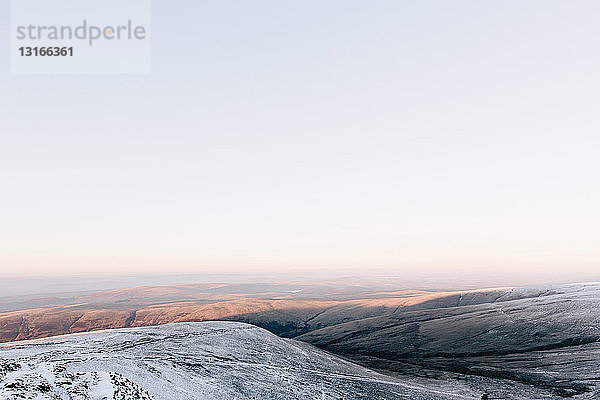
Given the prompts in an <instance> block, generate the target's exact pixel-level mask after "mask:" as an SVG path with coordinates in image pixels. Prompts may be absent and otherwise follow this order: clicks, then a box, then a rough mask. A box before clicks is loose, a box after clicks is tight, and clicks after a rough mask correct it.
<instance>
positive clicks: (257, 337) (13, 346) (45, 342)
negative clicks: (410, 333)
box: [0, 291, 600, 400]
mask: <svg viewBox="0 0 600 400" xmlns="http://www.w3.org/2000/svg"><path fill="white" fill-rule="evenodd" d="M585 293H588V291H586V292H585ZM584 297H585V296H584ZM587 298H589V299H595V298H596V297H595V296H591V295H590V296H589V297H587ZM544 301H545V300H544ZM561 304H562V303H561ZM508 305H509V303H506V307H504V306H503V307H504V308H503V310H504V311H505V312H506V310H508ZM579 306H580V307H581V306H582V304H579ZM588 307H589V304H586V305H585V306H584V307H583V308H582V309H583V310H584V311H583V312H584V313H588V311H589V312H591V311H592V310H591V309H589V308H588ZM528 309H529V310H533V309H535V308H534V307H529V306H528ZM553 310H554V315H555V316H557V315H558V313H557V312H556V310H557V307H554V308H553ZM569 315H571V314H569ZM446 319H448V317H447V318H446ZM484 320H485V319H484ZM590 321H592V319H589V318H587V319H586V323H590ZM583 322H584V321H583V320H582V321H579V322H577V321H575V322H574V324H575V326H579V327H580V328H581V326H582V324H583ZM538 325H539V324H538ZM451 326H454V325H450V324H447V326H446V330H445V332H446V333H447V334H450V333H451V332H452V331H451V330H450V329H449V327H451ZM462 326H463V328H465V329H466V326H467V325H466V322H464V321H463V323H462ZM536 326H537V325H536ZM586 326H588V328H587V329H586V331H588V332H591V331H593V330H594V327H592V326H591V325H586ZM440 329H443V327H440ZM573 329H574V328H573ZM465 331H470V330H468V329H466V330H465ZM564 331H565V332H568V326H567V325H565V327H564ZM365 332H367V331H365V330H364V329H363V330H354V331H351V332H350V331H349V333H348V334H349V335H350V336H346V337H345V338H346V339H351V338H352V337H357V338H360V340H361V341H360V343H362V344H363V345H364V346H367V347H368V348H376V346H381V345H382V343H381V342H380V341H379V342H378V341H377V340H374V338H372V339H373V340H372V341H371V342H370V345H369V343H368V342H367V341H365V339H364V338H363V337H362V336H361V335H363V334H365ZM425 332H426V331H425V330H421V336H420V338H421V342H422V343H421V345H423V344H424V343H429V342H427V341H424V338H425V336H423V335H424V333H425ZM443 332H444V331H442V333H443ZM531 332H532V331H531V329H529V330H528V331H523V332H522V333H523V334H524V335H525V336H526V337H529V335H530V333H531ZM350 333H351V334H350ZM359 333H360V334H359ZM387 335H388V336H387V337H386V340H387V342H388V349H389V351H392V350H394V349H395V344H397V342H399V341H401V339H402V340H404V341H406V338H404V337H403V336H399V335H395V334H393V333H390V332H388V333H387ZM494 337H497V338H498V339H500V338H503V336H502V335H501V334H500V331H498V332H497V333H496V335H494ZM431 343H432V344H435V342H431ZM578 343H579V342H578ZM578 343H573V344H574V345H572V344H569V346H566V347H561V348H558V349H548V350H537V351H534V352H527V353H525V352H522V351H521V352H516V353H510V352H509V353H505V352H502V351H500V352H499V354H489V355H483V354H480V355H474V356H478V357H479V358H477V357H475V358H473V357H471V358H468V357H467V358H465V357H464V356H463V357H458V356H457V357H455V358H443V357H432V358H428V359H427V360H428V362H429V364H431V365H429V364H428V365H427V368H424V369H423V365H420V363H419V362H418V361H419V360H410V359H406V358H399V359H397V362H398V363H402V367H401V368H400V367H399V368H389V367H390V364H389V362H391V360H392V359H388V362H387V363H386V364H384V368H383V369H388V370H389V369H391V370H396V371H401V373H400V374H398V375H396V376H395V377H392V376H389V375H383V374H380V373H377V372H374V371H372V370H369V369H367V368H365V367H362V366H359V365H357V364H354V363H352V362H349V361H347V360H345V359H342V358H340V357H338V356H335V355H332V354H330V353H327V352H325V351H323V350H320V349H318V348H316V347H314V346H313V345H311V344H308V343H304V342H300V341H296V340H293V339H283V338H280V337H278V336H276V335H274V334H272V333H270V332H268V331H266V330H264V329H261V328H258V327H256V326H253V325H247V324H243V323H237V322H200V323H178V324H167V325H161V326H156V327H144V328H141V327H138V328H128V329H118V330H109V331H101V332H95V333H83V334H73V335H68V336H59V337H53V338H48V339H37V340H31V341H20V342H12V343H5V344H1V345H0V400H5V399H6V400H8V399H11V400H12V399H15V400H17V399H30V400H50V399H51V400H67V399H69V400H103V399H105V400H148V399H153V400H163V399H166V400H170V399H182V400H192V399H207V400H211V399H227V400H232V399H269V400H277V399H336V400H341V399H373V400H375V399H383V400H385V399H411V400H434V399H481V398H482V395H483V394H484V393H486V394H487V398H489V399H560V398H561V397H560V396H561V395H562V396H574V398H578V399H600V393H599V392H598V391H597V390H596V387H595V386H594V385H593V384H592V382H594V381H595V380H597V379H598V376H599V375H598V371H600V368H599V367H600V362H599V361H600V349H599V347H598V343H596V342H595V341H591V342H590V343H587V342H585V341H584V342H583V344H582V345H579V346H578V345H577V344H578ZM477 344H478V342H477V340H474V339H473V345H477ZM367 347H365V348H364V349H362V350H363V351H365V349H367ZM499 349H501V347H499ZM450 350H456V344H455V346H452V347H451V348H449V351H450ZM346 354H347V355H348V356H351V355H352V354H350V353H346ZM361 354H363V356H364V357H368V353H361ZM356 356H357V357H355V358H357V359H360V358H361V357H363V356H360V354H356ZM363 361H364V360H363ZM448 363H452V365H447V364H448ZM366 364H370V365H372V366H374V367H377V366H378V362H370V363H369V362H367V363H366ZM463 364H464V365H463ZM392 366H393V365H392ZM431 367H435V368H431ZM459 367H460V368H459ZM474 368H476V369H477V370H474ZM460 371H463V372H466V373H459V372H460ZM507 371H508V372H511V373H510V374H509V373H508V372H507ZM525 378H527V379H525ZM563 380H564V382H565V385H566V386H565V385H563V386H565V388H566V389H564V390H562V391H557V390H556V388H557V387H562V386H560V385H562V383H561V382H563ZM579 381H581V382H579ZM548 383H552V384H551V385H550V384H548ZM573 383H577V384H578V385H580V386H582V389H581V390H571V391H569V390H570V389H571V388H575V389H577V387H575V386H573ZM567 384H568V385H567ZM557 385H558V386H557ZM567 389H569V390H567ZM484 398H485V397H484Z"/></svg>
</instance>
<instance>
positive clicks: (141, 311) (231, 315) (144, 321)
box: [0, 285, 506, 342]
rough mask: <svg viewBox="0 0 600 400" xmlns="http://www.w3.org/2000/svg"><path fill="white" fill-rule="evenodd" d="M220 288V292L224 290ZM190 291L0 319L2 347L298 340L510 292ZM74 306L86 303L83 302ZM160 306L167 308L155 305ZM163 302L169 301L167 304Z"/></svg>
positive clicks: (120, 295)
mask: <svg viewBox="0 0 600 400" xmlns="http://www.w3.org/2000/svg"><path fill="white" fill-rule="evenodd" d="M211 287H213V288H214V287H216V286H214V285H213V286H211ZM219 288H221V289H222V286H219ZM188 289H189V287H166V288H135V289H125V290H115V291H108V292H105V293H97V294H92V295H87V296H86V298H85V300H93V301H95V302H94V303H91V302H86V303H78V304H72V305H68V306H58V307H47V308H35V309H27V310H20V311H12V312H6V313H0V342H8V341H15V340H25V339H34V338H42V337H49V336H55V335H62V334H68V333H77V332H88V331H95V330H102V329H111V328H123V327H141V326H151V325H161V324H167V323H173V322H201V321H208V320H231V321H239V322H248V323H252V324H254V325H258V326H260V327H263V328H266V329H268V330H270V331H272V332H274V333H276V334H278V335H280V336H284V337H295V336H298V335H301V334H304V333H307V332H311V331H315V330H318V329H321V328H325V327H330V326H336V325H339V324H343V323H347V322H349V321H360V320H364V319H368V318H374V317H385V316H389V315H392V314H393V313H395V312H397V311H398V310H401V309H403V310H404V309H413V308H420V307H423V308H438V307H449V306H454V305H456V303H457V301H458V302H461V301H462V302H463V304H467V303H468V302H469V301H474V302H475V303H479V302H487V301H490V300H491V299H496V298H498V297H500V296H501V295H503V294H504V293H505V292H506V290H505V289H493V290H482V291H477V292H439V293H431V292H429V293H428V292H415V291H400V292H386V293H381V292H380V293H377V295H380V296H390V297H383V298H364V299H352V300H306V299H302V298H300V299H293V298H287V299H285V298H284V299H281V297H286V296H282V295H281V294H280V293H274V292H267V293H265V292H260V293H257V292H256V291H255V292H254V293H252V294H253V295H255V296H256V295H259V296H264V297H266V298H255V297H249V296H248V297H246V298H244V295H243V294H240V293H221V294H220V295H216V294H211V295H210V296H207V295H206V294H204V295H198V294H197V293H195V292H193V290H192V291H188ZM238 289H239V288H238ZM182 293H187V295H186V296H181V297H183V298H185V297H188V298H195V300H187V301H179V302H176V300H175V299H174V298H172V297H173V296H174V295H177V294H182ZM474 293H475V294H474ZM371 295H372V294H371ZM161 296H162V297H161ZM392 296H393V297H392ZM490 296H491V297H490ZM219 297H220V300H218V299H219ZM287 297H291V296H289V295H288V296H287ZM324 297H326V296H324ZM232 298H233V299H232ZM457 299H458V300H457ZM469 299H470V300H469ZM75 300H77V301H81V300H83V299H82V298H81V297H79V298H77V299H75ZM159 300H163V302H162V303H158V304H153V302H157V301H159ZM165 300H168V301H167V302H164V301H165ZM144 303H145V304H144Z"/></svg>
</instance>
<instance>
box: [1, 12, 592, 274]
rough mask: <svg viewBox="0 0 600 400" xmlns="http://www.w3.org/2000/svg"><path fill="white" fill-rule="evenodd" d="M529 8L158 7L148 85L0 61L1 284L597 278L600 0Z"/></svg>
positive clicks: (144, 79) (130, 78) (137, 79)
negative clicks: (39, 71) (153, 276)
mask: <svg viewBox="0 0 600 400" xmlns="http://www.w3.org/2000/svg"><path fill="white" fill-rule="evenodd" d="M540 4H541V3H539V2H522V1H514V0H508V1H507V0H502V1H487V2H479V1H455V2H446V1H421V2H409V1H378V2H375V3H373V2H370V3H366V2H360V1H337V0H336V1H326V2H322V1H320V2H317V1H308V2H306V1H304V2H296V3H295V4H291V3H290V2H286V3H285V4H284V3H281V2H276V1H256V2H252V4H250V3H247V2H241V1H240V2H227V3H223V2H206V1H200V2H192V3H190V2H186V1H183V0H175V1H172V2H169V3H168V4H167V3H164V2H154V3H153V4H152V6H153V9H152V10H153V15H152V27H151V29H152V51H153V61H152V73H151V74H149V75H9V74H8V72H7V71H8V60H7V58H6V57H3V58H1V59H0V68H1V70H2V71H4V72H2V73H0V187H1V189H0V191H1V194H0V277H6V276H19V275H29V276H36V275H40V276H47V275H57V276H59V275H70V274H92V275H93V274H111V275H119V274H142V273H159V272H160V273H166V272H168V273H178V274H181V273H202V272H203V271H209V272H215V271H217V272H220V273H227V272H235V273H240V272H246V273H249V274H250V273H253V272H256V271H260V272H264V273H268V272H269V271H278V272H285V271H315V270H326V271H344V270H348V269H350V270H358V271H364V273H369V271H373V270H376V271H382V273H385V272H390V273H394V274H401V273H403V271H407V272H409V271H420V272H423V271H424V273H431V274H435V273H438V272H439V273H445V274H452V273H453V272H456V273H457V274H464V276H488V275H489V274H494V275H498V274H506V275H507V276H514V277H520V276H522V277H524V278H523V279H524V280H525V281H526V280H527V279H529V278H525V277H538V278H539V279H543V278H544V277H548V279H549V280H551V279H555V278H556V277H557V276H560V277H564V279H563V280H568V281H577V280H593V279H596V280H599V277H598V276H597V271H598V270H600V268H598V267H599V260H600V247H599V246H598V243H599V242H600V212H599V211H598V204H600V186H599V185H598V176H599V174H600V157H598V149H599V148H600V135H598V132H600V115H599V113H598V112H597V110H598V107H599V106H600V104H599V100H598V99H599V98H598V93H600V79H599V78H600V77H599V74H600V52H599V51H598V38H599V37H600V26H599V25H598V23H597V21H598V17H600V3H598V2H595V1H546V2H544V3H543V7H540ZM0 15H2V16H3V17H1V20H2V22H0V24H8V21H6V20H5V19H4V16H5V15H9V13H8V4H7V2H5V3H3V4H2V5H0ZM7 51H8V50H7V41H0V52H5V54H7ZM561 279H562V278H561Z"/></svg>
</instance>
